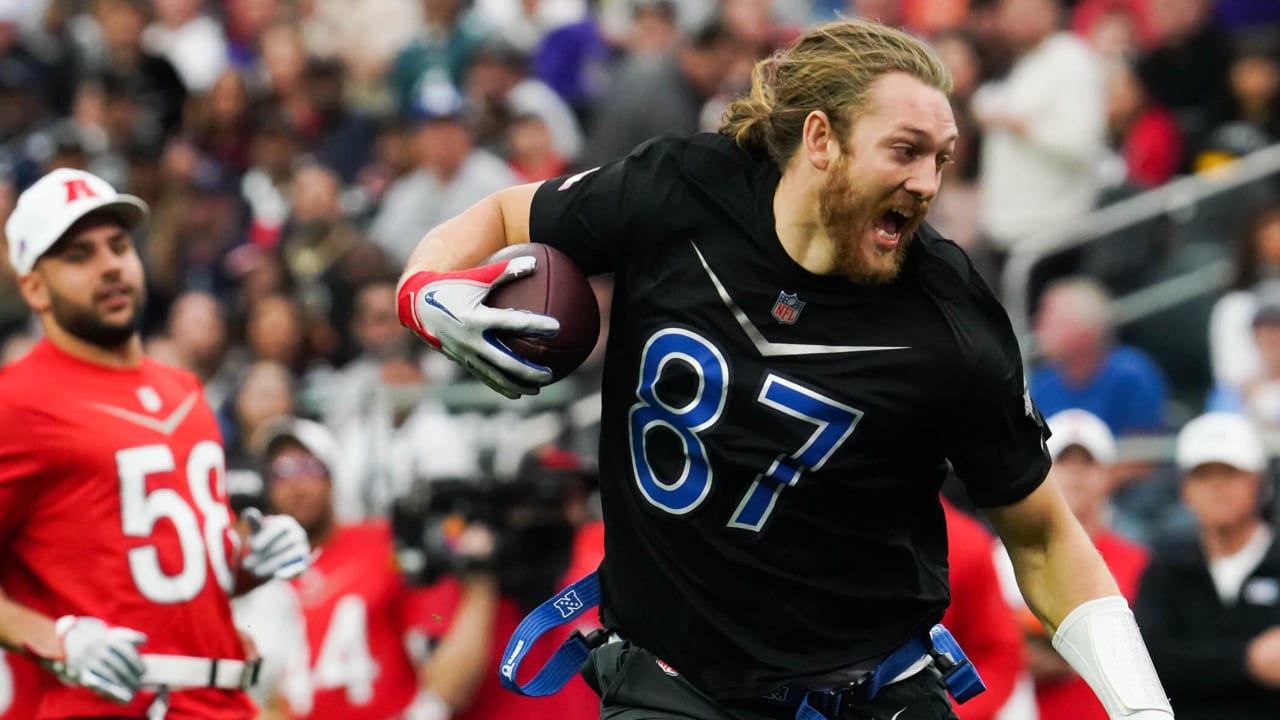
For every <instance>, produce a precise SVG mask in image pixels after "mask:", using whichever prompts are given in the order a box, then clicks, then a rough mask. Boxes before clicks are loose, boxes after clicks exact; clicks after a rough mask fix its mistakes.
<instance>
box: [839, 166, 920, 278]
mask: <svg viewBox="0 0 1280 720" xmlns="http://www.w3.org/2000/svg"><path fill="white" fill-rule="evenodd" d="M848 164H849V160H848V156H846V155H842V156H840V158H839V159H838V160H836V161H835V163H834V164H833V165H832V166H831V168H830V170H829V174H828V176H827V180H826V182H824V183H823V185H822V189H821V190H820V191H819V193H818V212H819V214H820V219H821V222H822V227H823V229H824V230H825V231H826V233H827V237H829V238H831V242H832V250H833V253H834V256H835V263H836V267H838V268H839V269H840V272H841V274H843V275H844V276H845V277H847V278H848V279H849V280H850V281H851V282H854V283H857V284H859V285H883V284H885V283H888V282H892V281H893V279H894V278H896V277H898V274H899V273H900V272H901V271H902V263H903V261H904V260H905V259H906V257H907V248H908V247H909V246H910V244H911V238H912V236H913V235H914V234H915V231H916V228H918V227H919V225H920V221H919V220H917V221H915V222H912V223H911V224H909V225H907V226H905V227H903V228H902V234H901V237H900V239H899V240H898V246H897V247H896V248H894V249H893V251H892V252H881V251H880V250H879V249H877V248H874V247H872V248H867V247H866V246H865V244H864V243H865V238H866V236H867V233H868V231H870V230H871V224H872V223H873V222H875V217H876V210H877V209H878V208H879V207H880V201H879V200H869V199H866V198H868V197H869V196H870V193H868V192H865V191H860V189H859V188H855V187H854V185H853V183H852V181H850V180H849V171H848ZM918 217H924V213H923V212H921V213H920V214H919V215H918Z"/></svg>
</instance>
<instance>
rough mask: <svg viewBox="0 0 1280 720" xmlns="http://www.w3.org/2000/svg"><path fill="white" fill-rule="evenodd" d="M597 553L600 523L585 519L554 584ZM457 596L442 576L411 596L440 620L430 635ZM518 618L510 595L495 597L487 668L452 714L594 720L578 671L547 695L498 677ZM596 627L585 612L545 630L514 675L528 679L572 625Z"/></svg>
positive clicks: (592, 565)
mask: <svg viewBox="0 0 1280 720" xmlns="http://www.w3.org/2000/svg"><path fill="white" fill-rule="evenodd" d="M603 558H604V523H602V522H601V521H599V520H595V521H592V522H588V523H586V524H585V525H583V526H582V527H580V528H579V529H578V531H577V533H576V534H575V536H574V544H573V551H572V554H571V556H570V561H569V568H568V570H567V571H566V573H565V577H564V578H562V580H561V583H560V586H561V587H563V586H566V585H568V584H570V583H572V582H574V581H576V580H579V579H580V578H581V577H582V576H584V575H586V574H587V573H589V572H592V571H594V570H595V569H596V568H597V567H599V566H600V561H601V559H603ZM461 598H462V587H461V585H459V584H458V582H457V581H456V580H453V579H445V580H442V581H440V582H438V583H436V584H435V585H432V586H431V587H430V588H428V589H426V590H425V591H423V592H422V593H421V594H420V595H418V596H417V597H416V598H415V603H417V604H420V605H421V606H422V608H423V609H422V611H421V612H422V613H424V614H426V615H428V616H431V617H439V618H440V620H441V622H433V623H432V624H431V626H430V628H431V633H430V634H431V636H432V637H433V638H439V637H441V636H443V635H444V634H445V633H446V632H447V631H448V628H449V626H450V624H451V623H452V622H453V616H454V614H455V613H456V611H457V607H458V603H459V601H460V600H461ZM523 619H524V612H522V611H521V609H520V607H519V606H517V605H516V603H515V602H514V601H512V600H510V599H508V598H502V599H501V600H500V602H499V603H498V612H497V617H496V618H495V621H494V629H493V647H492V648H491V649H490V655H489V656H490V661H489V668H488V669H487V670H486V672H485V675H484V678H483V679H482V680H481V682H480V686H479V687H478V688H477V689H476V692H475V695H474V696H473V697H472V700H471V704H470V705H469V706H467V708H466V709H465V710H463V711H461V712H459V713H457V714H455V715H454V716H453V720H511V719H512V718H519V720H597V719H598V718H599V717H600V697H599V696H598V695H596V694H595V691H594V690H592V689H591V687H590V686H588V685H587V683H586V682H585V681H584V680H583V679H582V677H581V676H580V675H575V676H574V677H572V678H570V680H569V683H568V684H567V685H565V686H564V687H563V688H562V689H561V690H560V692H558V693H556V694H554V695H549V696H547V697H527V696H524V695H517V694H516V693H513V692H511V691H509V690H507V689H505V688H503V687H502V683H501V681H500V680H499V679H498V668H499V666H501V665H502V661H503V659H504V653H505V652H506V647H507V641H508V640H510V639H511V634H512V633H514V632H515V629H516V626H518V625H519V624H520V621H521V620H523ZM598 627H600V624H599V623H598V622H596V621H595V619H594V616H592V615H590V614H587V615H584V616H583V617H582V619H581V620H580V621H579V622H578V623H576V624H574V625H570V626H567V627H563V628H559V629H557V630H553V631H550V632H548V633H547V634H546V635H544V636H543V637H542V638H541V639H540V640H538V643H537V645H535V646H534V647H533V649H532V650H530V652H529V654H528V655H527V656H526V657H525V659H524V665H523V667H522V670H523V672H521V674H520V675H521V677H520V678H519V679H520V680H521V681H522V682H525V681H528V679H529V678H530V677H532V675H533V673H534V671H535V669H536V668H539V667H542V665H543V664H544V663H546V661H547V659H548V658H550V657H551V653H552V652H554V651H555V649H556V648H558V647H560V643H561V642H563V641H564V639H565V638H567V637H568V636H569V633H571V632H572V631H573V630H578V631H580V632H582V634H584V635H585V634H587V633H589V632H591V631H592V630H594V629H596V628H598Z"/></svg>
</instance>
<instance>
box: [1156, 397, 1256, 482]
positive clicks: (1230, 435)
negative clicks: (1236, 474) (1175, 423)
mask: <svg viewBox="0 0 1280 720" xmlns="http://www.w3.org/2000/svg"><path fill="white" fill-rule="evenodd" d="M1177 460H1178V467H1179V468H1180V469H1181V470H1182V471H1183V472H1189V471H1191V470H1193V469H1195V468H1196V467H1199V466H1200V465H1205V464H1208V463H1223V464H1226V465H1230V466H1231V467H1234V468H1236V469H1238V470H1245V471H1247V472H1262V471H1263V470H1266V468H1267V451H1266V449H1265V448H1264V447H1263V445H1262V437H1261V436H1260V435H1259V434H1258V430H1257V428H1255V427H1254V425H1253V423H1252V422H1250V421H1249V419H1248V418H1246V417H1245V416H1243V415H1237V414H1235V413H1225V412H1211V413H1205V414H1204V415H1201V416H1200V417H1198V418H1196V419H1194V420H1192V421H1191V422H1189V423H1187V424H1186V425H1185V426H1183V428H1182V431H1181V432H1179V433H1178V449H1177Z"/></svg>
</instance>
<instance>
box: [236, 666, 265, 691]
mask: <svg viewBox="0 0 1280 720" xmlns="http://www.w3.org/2000/svg"><path fill="white" fill-rule="evenodd" d="M261 670H262V658H254V659H252V660H246V661H245V662H244V668H242V669H241V670H240V689H241V690H248V689H249V688H251V687H253V686H254V685H257V684H258V673H259V672H260V671H261Z"/></svg>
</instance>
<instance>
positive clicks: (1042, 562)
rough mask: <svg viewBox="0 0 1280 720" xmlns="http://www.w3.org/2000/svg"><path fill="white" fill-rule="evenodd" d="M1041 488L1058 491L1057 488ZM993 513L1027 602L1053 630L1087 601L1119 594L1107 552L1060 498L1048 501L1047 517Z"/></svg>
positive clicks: (1050, 632)
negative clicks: (1027, 520)
mask: <svg viewBox="0 0 1280 720" xmlns="http://www.w3.org/2000/svg"><path fill="white" fill-rule="evenodd" d="M1042 490H1043V491H1044V492H1052V493H1055V494H1056V493H1057V489H1056V488H1042ZM1042 490H1037V493H1040V492H1041V491H1042ZM991 519H992V521H993V522H994V524H995V525H996V529H997V530H998V531H999V533H1000V536H1001V539H1002V540H1003V541H1004V544H1005V548H1006V549H1007V550H1008V552H1009V558H1010V559H1011V560H1012V561H1013V569H1014V573H1015V575H1016V576H1017V578H1018V587H1019V588H1020V589H1021V590H1022V594H1023V597H1024V598H1025V599H1026V601H1027V606H1028V607H1030V608H1031V611H1032V612H1034V613H1035V614H1036V617H1038V618H1039V619H1040V622H1041V623H1043V624H1044V626H1045V629H1046V630H1047V631H1048V632H1049V634H1050V636H1052V635H1053V634H1054V633H1055V632H1057V629H1058V626H1059V625H1060V624H1061V623H1062V621H1063V619H1064V618H1066V617H1067V615H1068V614H1070V613H1071V611H1072V610H1074V609H1076V608H1077V607H1079V606H1080V605H1082V604H1084V603H1085V602H1088V601H1089V600H1094V599H1097V598H1102V597H1108V596H1118V595H1120V588H1119V587H1118V586H1117V585H1116V582H1115V579H1114V578H1113V577H1112V576H1111V571H1110V570H1108V569H1107V566H1106V564H1105V563H1104V562H1103V561H1102V556H1100V555H1099V554H1098V551H1097V549H1096V548H1094V546H1093V542H1092V541H1090V540H1089V536H1088V534H1086V533H1085V531H1084V528H1082V527H1081V526H1080V523H1079V522H1078V521H1076V519H1075V517H1074V516H1073V515H1071V512H1070V510H1069V509H1068V508H1067V506H1066V503H1065V502H1060V498H1059V501H1058V502H1053V503H1049V504H1047V511H1046V513H1045V516H1044V522H1042V523H1022V522H1018V521H1016V520H1014V519H1012V518H1008V517H1006V516H1004V515H1002V514H1001V513H1000V512H999V511H997V512H993V513H992V514H991Z"/></svg>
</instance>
